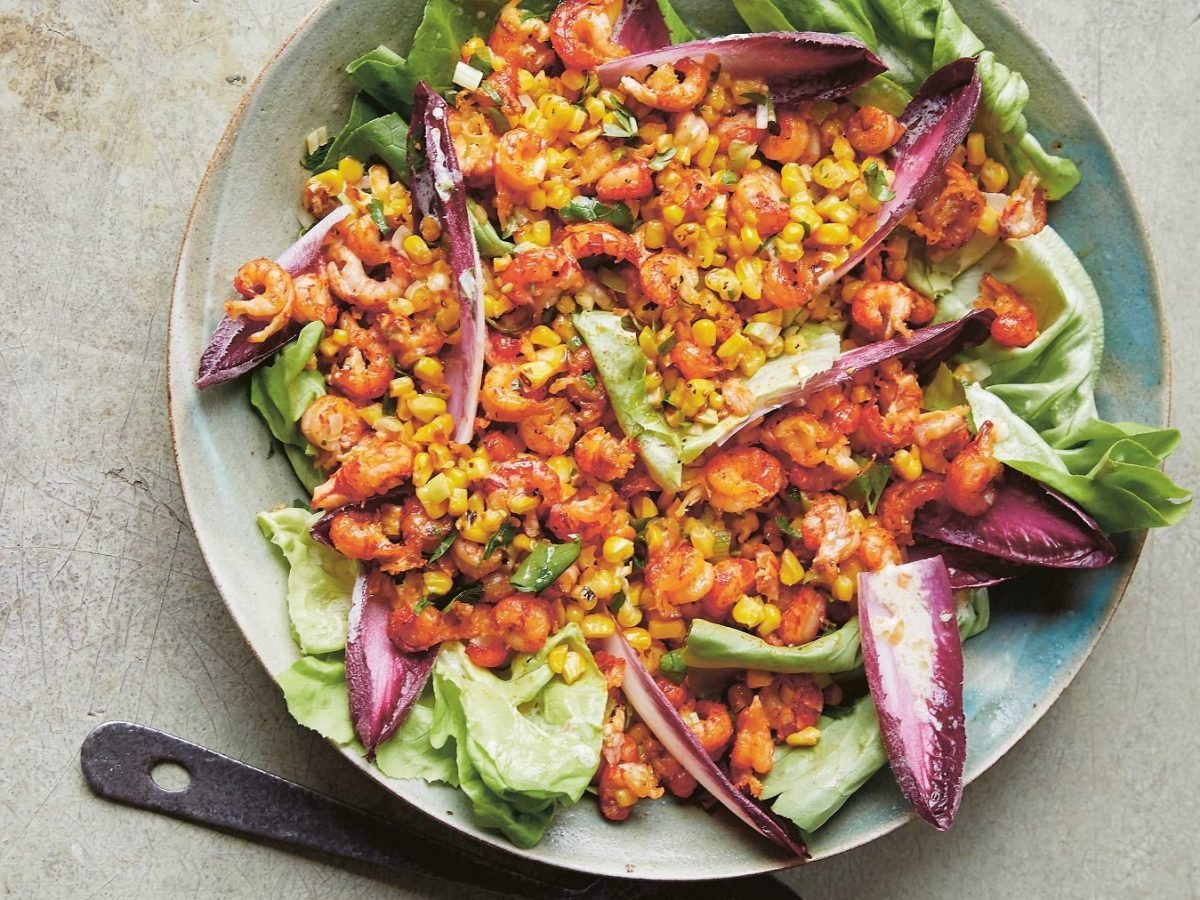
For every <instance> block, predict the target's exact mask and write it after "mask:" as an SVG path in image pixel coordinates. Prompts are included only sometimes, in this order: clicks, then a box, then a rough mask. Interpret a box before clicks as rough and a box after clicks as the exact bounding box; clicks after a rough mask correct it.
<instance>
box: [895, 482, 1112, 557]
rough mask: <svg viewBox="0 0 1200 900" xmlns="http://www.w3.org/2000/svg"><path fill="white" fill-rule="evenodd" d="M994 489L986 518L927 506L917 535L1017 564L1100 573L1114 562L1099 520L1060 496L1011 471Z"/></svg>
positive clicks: (942, 506)
mask: <svg viewBox="0 0 1200 900" xmlns="http://www.w3.org/2000/svg"><path fill="white" fill-rule="evenodd" d="M995 489H996V499H995V500H994V501H993V503H992V505H991V508H989V509H988V511H987V512H985V513H984V514H983V515H982V516H966V515H963V514H962V513H960V512H956V511H955V510H953V509H951V508H950V507H948V506H946V505H945V504H937V505H936V506H934V505H932V504H930V505H927V506H925V507H924V508H922V509H921V511H920V512H918V513H917V516H916V519H915V520H914V522H913V533H914V534H915V535H917V536H918V537H921V538H926V539H929V540H935V541H941V542H942V543H945V544H951V545H953V546H955V547H963V548H965V549H967V550H973V551H975V552H977V553H982V554H985V555H987V556H991V557H995V558H996V559H999V560H1005V561H1008V562H1011V563H1016V564H1018V565H1026V566H1045V567H1048V568H1052V569H1099V568H1102V567H1103V566H1107V565H1108V564H1109V563H1110V562H1112V561H1113V560H1114V559H1116V557H1117V549H1116V547H1114V546H1113V544H1112V542H1111V541H1110V540H1109V539H1108V538H1107V537H1106V536H1105V534H1104V532H1103V531H1101V530H1100V526H1099V525H1097V524H1096V521H1095V520H1094V519H1092V517H1091V516H1089V515H1088V514H1087V513H1085V512H1084V511H1083V510H1082V509H1081V508H1080V507H1078V506H1076V505H1075V504H1074V503H1072V502H1071V501H1070V500H1068V499H1067V498H1066V497H1064V496H1063V495H1062V494H1059V493H1058V492H1056V491H1052V490H1050V488H1048V487H1046V486H1045V485H1043V484H1041V483H1040V482H1037V481H1034V480H1033V479H1032V478H1029V477H1027V476H1025V475H1022V474H1020V473H1019V472H1016V471H1014V470H1013V469H1005V470H1004V480H1003V481H1002V482H1001V483H1000V484H998V485H996V487H995Z"/></svg>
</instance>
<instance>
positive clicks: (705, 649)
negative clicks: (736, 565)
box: [684, 616, 862, 673]
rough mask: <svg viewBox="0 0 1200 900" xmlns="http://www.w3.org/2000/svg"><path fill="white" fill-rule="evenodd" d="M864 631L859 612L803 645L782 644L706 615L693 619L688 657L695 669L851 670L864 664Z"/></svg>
mask: <svg viewBox="0 0 1200 900" xmlns="http://www.w3.org/2000/svg"><path fill="white" fill-rule="evenodd" d="M860 635H861V632H860V630H859V625H858V617H857V616H855V617H854V618H853V619H851V620H850V621H849V622H847V623H846V624H845V625H843V626H842V627H841V628H839V629H837V630H836V631H831V632H829V633H828V634H824V635H821V637H819V638H817V639H816V640H814V641H809V642H808V643H807V644H801V645H800V646H799V647H780V646H776V645H774V644H768V643H767V642H766V641H764V640H763V639H762V638H760V637H757V636H755V635H753V634H748V633H746V632H745V631H739V630H738V629H736V628H729V627H728V626H726V625H718V624H717V623H716V622H709V621H706V620H705V619H693V620H692V627H691V630H690V631H689V632H688V636H687V644H686V646H685V652H684V661H685V662H686V663H687V665H688V667H689V668H693V669H758V670H760V671H763V672H787V673H796V672H807V673H817V672H828V673H834V672H850V671H853V670H854V669H857V668H858V667H859V666H861V665H862V644H861V639H860Z"/></svg>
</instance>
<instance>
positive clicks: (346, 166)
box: [337, 156, 366, 184]
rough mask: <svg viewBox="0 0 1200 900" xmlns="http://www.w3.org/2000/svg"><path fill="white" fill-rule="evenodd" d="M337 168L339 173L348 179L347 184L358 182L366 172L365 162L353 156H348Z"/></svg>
mask: <svg viewBox="0 0 1200 900" xmlns="http://www.w3.org/2000/svg"><path fill="white" fill-rule="evenodd" d="M337 170H338V174H339V175H341V176H342V178H344V179H345V180H346V183H347V184H357V183H358V182H360V181H362V177H363V175H365V174H366V170H365V169H363V164H362V163H360V162H359V161H358V160H357V159H355V158H354V157H352V156H347V157H346V158H345V159H343V160H342V161H341V162H339V163H338V167H337Z"/></svg>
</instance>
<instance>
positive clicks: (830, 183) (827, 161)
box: [812, 156, 847, 191]
mask: <svg viewBox="0 0 1200 900" xmlns="http://www.w3.org/2000/svg"><path fill="white" fill-rule="evenodd" d="M812 175H813V181H815V182H816V183H817V184H819V185H820V186H821V187H823V188H825V190H827V191H832V190H837V189H838V188H840V187H841V186H842V185H844V184H845V183H846V180H847V179H846V171H845V170H844V169H843V168H842V167H841V166H840V165H838V162H837V160H834V159H831V158H829V157H828V156H827V157H825V158H824V159H822V160H821V161H820V162H818V163H817V164H816V165H815V166H813V170H812Z"/></svg>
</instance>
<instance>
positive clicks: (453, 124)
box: [448, 109, 496, 187]
mask: <svg viewBox="0 0 1200 900" xmlns="http://www.w3.org/2000/svg"><path fill="white" fill-rule="evenodd" d="M448 124H449V127H450V140H451V141H452V142H453V144H454V155H455V156H457V157H458V166H459V168H460V169H462V174H463V179H464V180H465V181H466V182H467V184H469V185H471V186H472V187H488V186H490V185H491V184H492V183H493V182H494V180H495V174H496V132H495V131H494V130H493V129H492V123H491V121H489V120H488V117H487V116H486V115H484V114H483V113H482V112H480V111H479V110H477V109H451V110H450V115H449V118H448Z"/></svg>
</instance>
